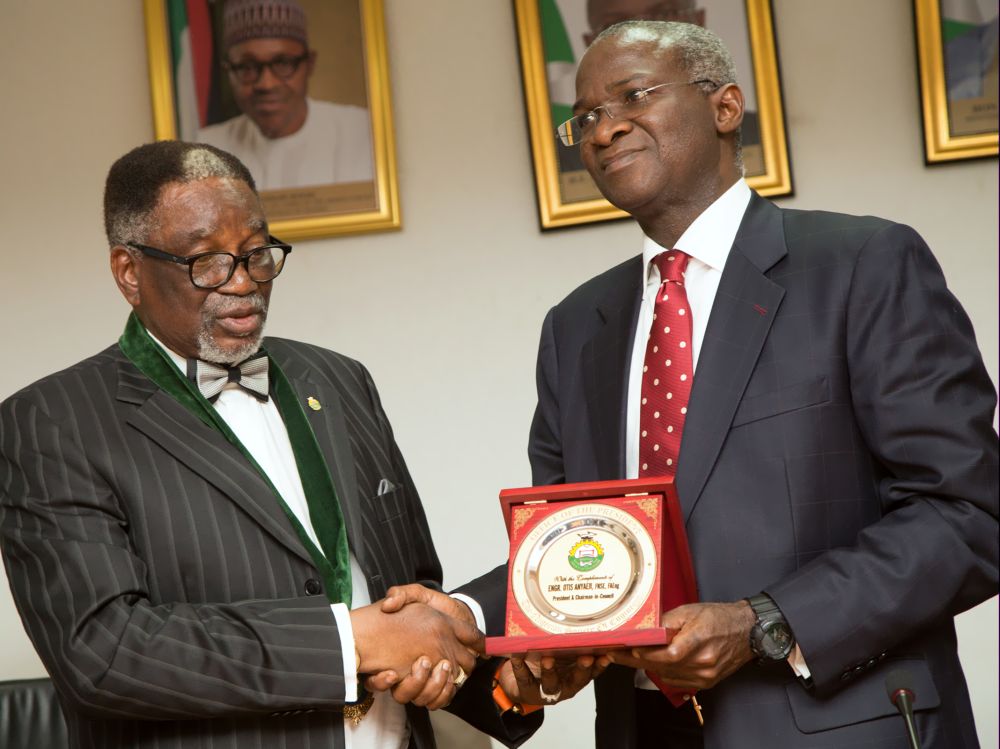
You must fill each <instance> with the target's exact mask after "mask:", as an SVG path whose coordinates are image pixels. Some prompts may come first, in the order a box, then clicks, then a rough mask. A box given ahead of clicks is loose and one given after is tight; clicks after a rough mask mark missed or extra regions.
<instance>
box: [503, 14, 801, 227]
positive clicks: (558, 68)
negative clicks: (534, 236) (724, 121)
mask: <svg viewBox="0 0 1000 749" xmlns="http://www.w3.org/2000/svg"><path fill="white" fill-rule="evenodd" d="M640 5H641V6H642V13H641V16H636V15H635V11H634V8H635V7H636V4H635V3H633V2H627V0H514V7H515V14H516V18H517V34H518V42H519V45H520V53H521V73H522V77H523V80H524V93H525V102H526V107H527V112H528V128H529V134H530V139H531V152H532V159H533V162H534V169H535V186H536V190H537V193H538V208H539V215H540V219H541V225H542V228H543V229H551V228H556V227H561V226H571V225H575V224H583V223H589V222H593V221H604V220H608V219H615V218H622V217H624V216H625V215H626V214H625V213H623V212H622V211H619V210H618V209H617V208H615V207H614V206H612V205H611V204H610V203H608V202H607V201H606V200H604V198H602V197H601V194H600V192H599V191H598V189H597V187H596V186H595V185H594V183H593V181H592V180H591V179H590V175H588V174H587V172H586V170H585V169H584V167H583V163H582V161H581V159H580V155H579V149H578V148H577V147H567V146H564V145H562V143H561V142H560V141H559V138H558V137H557V136H556V128H557V127H558V126H559V124H560V123H562V122H564V121H565V120H567V119H568V118H569V117H571V116H572V114H573V112H572V106H573V101H574V100H575V98H576V83H575V78H576V66H577V63H578V62H579V60H580V58H581V56H582V55H583V52H584V50H585V49H586V47H587V45H588V44H589V43H590V41H592V39H593V38H594V37H595V36H596V35H597V34H598V33H600V32H601V31H602V30H603V29H605V28H607V27H608V26H611V25H612V24H614V23H617V22H619V21H624V20H628V19H630V18H636V17H641V18H643V19H646V20H667V21H686V22H689V23H697V24H699V25H702V26H706V27H707V28H709V29H711V30H712V31H714V32H715V33H717V34H718V35H719V36H720V37H721V38H722V40H723V41H724V42H725V44H726V47H727V48H728V49H729V51H730V53H732V55H733V59H734V62H735V63H736V74H737V79H738V81H739V83H740V87H741V88H742V89H743V92H744V95H745V97H746V102H747V106H746V110H747V111H746V114H745V116H744V119H743V129H742V143H743V163H744V168H745V172H746V176H747V182H748V183H749V184H750V186H751V187H752V188H754V189H755V190H757V191H758V192H759V193H761V194H762V195H768V196H776V195H788V194H790V193H791V192H792V178H791V171H790V168H789V160H788V144H787V139H786V136H785V117H784V110H783V107H782V103H781V84H780V80H779V74H778V60H777V53H776V50H775V39H774V27H773V25H772V20H771V5H770V0H650V1H649V2H646V3H645V4H640Z"/></svg>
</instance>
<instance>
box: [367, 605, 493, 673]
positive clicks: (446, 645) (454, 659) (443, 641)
mask: <svg viewBox="0 0 1000 749" xmlns="http://www.w3.org/2000/svg"><path fill="white" fill-rule="evenodd" d="M458 605H460V606H462V608H466V607H465V606H464V605H462V604H458ZM466 611H468V609H466ZM351 626H352V627H353V629H354V645H355V650H356V654H357V661H358V673H367V674H373V673H378V672H381V671H392V672H395V673H396V674H399V675H405V674H408V673H410V671H411V668H412V666H413V664H414V663H416V662H417V661H418V659H420V658H422V657H425V658H428V659H430V662H431V663H439V662H441V661H448V662H450V663H451V664H453V665H454V666H455V668H454V669H453V670H454V672H456V673H457V669H458V668H459V667H460V668H462V669H463V670H464V671H465V672H466V673H472V669H473V668H474V667H475V665H476V653H477V652H481V651H482V650H483V647H484V644H485V643H484V638H483V634H482V632H480V631H479V630H478V629H476V627H475V625H474V624H470V623H469V622H468V621H467V620H465V619H464V618H463V619H456V618H452V617H451V616H448V615H445V614H442V613H441V612H440V611H437V610H435V609H434V608H432V607H431V606H428V605H426V604H424V603H412V604H410V605H407V606H404V607H402V609H401V610H399V611H397V612H393V613H387V612H385V611H383V608H382V605H381V604H379V603H373V604H371V605H369V606H364V607H362V608H359V609H354V610H353V611H351Z"/></svg>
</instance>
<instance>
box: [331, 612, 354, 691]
mask: <svg viewBox="0 0 1000 749" xmlns="http://www.w3.org/2000/svg"><path fill="white" fill-rule="evenodd" d="M330 611H332V612H333V618H334V619H336V620H337V634H338V635H340V652H341V654H342V657H343V660H344V702H357V701H358V662H357V660H356V659H355V657H354V627H352V626H351V612H350V611H348V609H347V605H346V604H343V603H331V604H330Z"/></svg>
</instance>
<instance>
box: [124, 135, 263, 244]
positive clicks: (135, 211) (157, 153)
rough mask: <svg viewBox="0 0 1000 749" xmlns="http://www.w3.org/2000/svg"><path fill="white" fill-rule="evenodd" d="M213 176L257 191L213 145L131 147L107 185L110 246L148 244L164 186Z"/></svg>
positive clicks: (238, 166) (165, 142)
mask: <svg viewBox="0 0 1000 749" xmlns="http://www.w3.org/2000/svg"><path fill="white" fill-rule="evenodd" d="M212 177H218V178H221V179H233V180H239V181H241V182H245V183H246V184H247V185H248V186H249V187H250V189H251V190H253V191H254V193H256V192H257V188H256V185H255V184H254V181H253V177H252V176H251V175H250V172H249V170H248V169H247V168H246V167H245V166H244V165H243V163H242V162H241V161H240V160H239V159H237V158H236V157H235V156H233V155H232V154H230V153H226V152H225V151H223V150H221V149H218V148H215V147H213V146H209V145H205V144H203V143H184V142H182V141H177V140H161V141H157V142H156V143H147V144H145V145H142V146H139V147H138V148H133V149H132V150H131V151H129V152H128V153H127V154H125V155H124V156H122V157H121V158H120V159H118V161H116V162H115V163H114V164H112V166H111V169H110V171H109V172H108V178H107V181H106V182H105V185H104V231H105V233H106V234H107V237H108V243H109V246H110V247H115V246H117V245H127V244H129V243H137V244H144V243H145V241H146V238H147V237H148V236H149V234H150V233H151V232H152V231H153V230H154V228H155V227H154V225H153V223H152V222H153V213H154V212H155V211H156V207H157V206H158V205H159V200H160V192H161V191H162V190H163V188H164V187H165V186H166V185H168V184H171V183H175V182H180V183H185V182H196V181H198V180H203V179H209V178H212Z"/></svg>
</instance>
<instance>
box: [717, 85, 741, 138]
mask: <svg viewBox="0 0 1000 749" xmlns="http://www.w3.org/2000/svg"><path fill="white" fill-rule="evenodd" d="M712 98H713V99H715V102H716V105H715V129H716V130H717V131H718V132H719V133H720V134H729V133H734V132H736V130H737V128H739V126H740V125H741V124H742V123H743V107H744V101H743V92H742V91H741V90H740V87H739V86H737V85H736V84H735V83H727V84H725V85H724V86H722V88H720V89H719V90H718V91H716V92H715V93H714V94H712Z"/></svg>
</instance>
